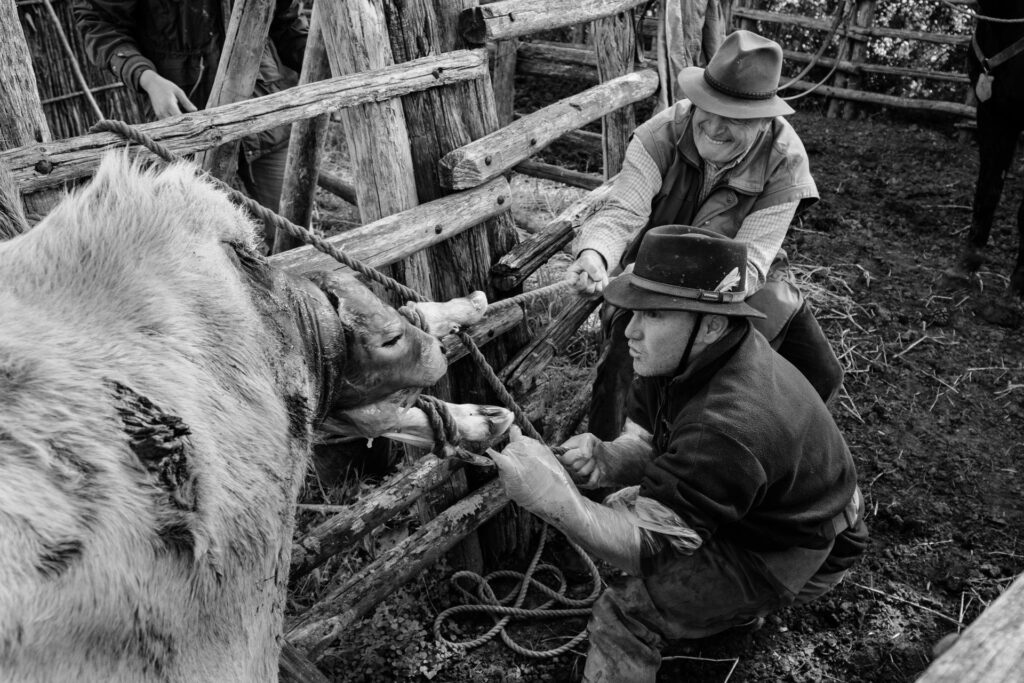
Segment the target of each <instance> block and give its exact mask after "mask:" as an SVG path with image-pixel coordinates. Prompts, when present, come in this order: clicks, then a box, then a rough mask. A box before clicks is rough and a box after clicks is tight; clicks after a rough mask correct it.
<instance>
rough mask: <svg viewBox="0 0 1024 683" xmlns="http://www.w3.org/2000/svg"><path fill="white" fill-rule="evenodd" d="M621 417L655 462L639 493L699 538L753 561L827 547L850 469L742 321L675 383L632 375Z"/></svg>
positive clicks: (850, 482)
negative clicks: (644, 440)
mask: <svg viewBox="0 0 1024 683" xmlns="http://www.w3.org/2000/svg"><path fill="white" fill-rule="evenodd" d="M631 398H632V400H631V403H630V417H631V418H632V419H633V420H634V421H635V422H636V423H637V424H639V425H640V426H641V427H644V428H645V429H647V430H648V431H650V432H651V433H652V434H653V435H654V446H655V451H656V452H657V453H660V455H659V456H657V457H656V458H655V460H654V461H653V462H652V463H651V464H649V465H648V466H647V468H646V470H645V472H644V478H643V482H642V483H641V486H640V495H642V496H648V497H650V498H654V499H655V500H658V501H660V502H661V503H663V504H664V505H666V506H668V507H669V508H671V509H672V510H674V511H675V512H676V513H677V514H678V515H679V516H680V517H681V518H682V519H683V521H684V522H686V524H688V525H689V526H690V527H691V528H693V529H694V530H695V531H696V532H697V533H698V534H700V536H701V538H703V539H705V540H706V539H708V538H711V537H712V536H716V537H719V538H724V539H726V540H729V541H731V542H733V543H736V544H738V545H740V546H741V547H743V548H746V549H748V550H751V551H754V552H762V553H771V552H774V551H780V550H785V549H789V548H794V547H803V548H815V549H820V548H825V547H828V546H829V544H830V542H831V541H832V539H833V538H834V537H835V532H834V528H833V527H832V523H831V522H832V519H833V518H834V517H835V516H836V515H838V514H840V513H841V512H842V511H843V509H844V507H845V506H846V505H847V503H848V502H849V501H850V499H851V496H852V495H853V491H854V487H855V486H856V470H855V467H854V463H853V458H852V457H851V455H850V451H849V449H848V448H847V446H846V442H845V441H844V440H843V437H842V435H841V434H840V432H839V428H838V427H837V426H836V424H835V422H834V421H833V419H832V416H831V415H830V414H829V412H828V409H827V408H826V407H825V404H824V403H823V402H822V400H821V398H820V397H819V396H818V394H817V392H815V390H814V389H813V388H812V387H811V385H810V384H809V383H808V382H807V380H806V379H805V378H804V376H803V375H802V374H800V372H799V371H798V370H797V369H796V368H795V367H793V365H791V364H790V363H789V362H788V361H787V360H785V359H784V358H782V356H780V355H778V354H777V353H776V352H775V351H773V350H772V349H771V347H770V346H769V345H768V342H767V341H766V340H765V338H764V337H763V336H762V335H761V334H760V333H758V332H757V331H755V330H754V329H753V328H752V327H751V326H750V324H749V322H747V321H744V322H743V323H742V325H741V326H740V327H739V328H737V329H733V330H731V331H730V332H729V333H728V334H727V335H726V337H724V338H723V339H721V340H719V341H718V342H716V343H715V344H713V345H712V346H711V347H709V348H708V349H706V350H705V352H704V353H702V354H701V355H700V356H699V357H698V358H697V359H696V362H695V364H693V366H692V367H691V368H689V369H687V370H686V371H685V372H684V373H683V374H681V375H679V376H678V377H674V378H656V377H654V378H648V377H640V378H638V379H637V380H636V381H634V384H633V395H632V397H631Z"/></svg>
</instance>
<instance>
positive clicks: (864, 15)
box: [830, 0, 876, 121]
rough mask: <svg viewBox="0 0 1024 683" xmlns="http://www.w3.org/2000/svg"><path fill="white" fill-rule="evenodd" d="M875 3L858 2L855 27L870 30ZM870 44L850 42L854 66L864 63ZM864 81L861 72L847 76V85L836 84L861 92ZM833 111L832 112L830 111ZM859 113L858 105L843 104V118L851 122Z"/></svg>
mask: <svg viewBox="0 0 1024 683" xmlns="http://www.w3.org/2000/svg"><path fill="white" fill-rule="evenodd" d="M875 2H876V0H857V11H856V13H855V14H854V17H853V21H854V25H856V26H859V27H864V28H868V27H870V26H871V24H872V22H874V20H875ZM867 50H868V44H867V41H866V40H858V39H857V38H852V39H851V40H850V61H851V62H853V63H854V64H860V63H861V62H863V61H864V57H865V55H866V54H867ZM862 81H863V79H862V78H861V75H860V72H859V71H854V72H853V73H850V74H847V76H846V83H838V82H837V83H836V85H837V86H839V87H847V88H849V89H850V90H860V84H861V82H862ZM830 111H831V110H830ZM856 113H857V105H856V104H854V102H853V101H851V100H846V102H845V103H844V104H843V118H844V119H846V120H847V121H849V120H850V119H852V118H853V117H854V116H855V115H856Z"/></svg>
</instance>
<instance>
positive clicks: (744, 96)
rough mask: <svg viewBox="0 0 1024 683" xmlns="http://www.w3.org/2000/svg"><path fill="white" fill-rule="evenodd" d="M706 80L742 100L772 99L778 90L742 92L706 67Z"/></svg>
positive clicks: (719, 90) (724, 92)
mask: <svg viewBox="0 0 1024 683" xmlns="http://www.w3.org/2000/svg"><path fill="white" fill-rule="evenodd" d="M704 80H705V81H707V84H708V85H710V86H711V87H712V88H714V89H715V90H717V91H718V92H720V93H722V94H723V95H728V96H730V97H737V98H739V99H741V100H770V99H771V98H773V97H775V93H776V92H778V88H776V89H774V90H766V91H763V92H741V91H739V90H734V89H733V88H730V87H729V86H727V85H726V84H725V83H722V82H721V81H719V80H717V79H716V78H715V77H714V76H712V75H711V74H710V73H708V70H707V69H704Z"/></svg>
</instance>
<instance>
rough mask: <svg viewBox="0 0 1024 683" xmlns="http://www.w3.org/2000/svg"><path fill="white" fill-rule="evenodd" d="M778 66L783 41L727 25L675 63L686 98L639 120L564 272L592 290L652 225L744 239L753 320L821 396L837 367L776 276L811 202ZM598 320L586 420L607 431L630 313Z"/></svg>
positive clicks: (619, 385) (615, 418)
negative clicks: (689, 61) (686, 61)
mask: <svg viewBox="0 0 1024 683" xmlns="http://www.w3.org/2000/svg"><path fill="white" fill-rule="evenodd" d="M781 72H782V49H781V48H780V47H779V46H778V45H777V44H776V43H774V42H772V41H771V40H768V39H767V38H763V37H761V36H759V35H757V34H755V33H751V32H749V31H735V32H733V33H731V34H729V36H727V37H726V39H725V42H724V43H723V44H722V47H721V48H720V49H719V50H718V52H716V53H715V55H714V57H713V58H712V59H711V61H710V62H709V63H708V66H707V68H706V69H702V68H698V67H689V68H687V69H684V70H683V71H682V72H681V73H680V75H679V86H680V88H681V89H682V92H683V93H685V95H686V97H687V99H685V100H681V101H679V102H678V103H676V104H675V105H674V106H672V107H670V108H669V109H666V110H665V111H663V112H661V113H660V114H658V115H656V116H655V117H654V118H652V119H651V120H650V121H648V122H647V123H644V124H643V125H641V126H640V127H638V128H637V129H636V132H635V133H634V136H633V140H632V142H631V143H630V145H629V148H628V149H627V151H626V158H625V160H624V163H623V167H622V171H621V172H620V173H619V175H618V177H617V178H616V180H615V184H614V187H613V188H612V191H611V194H610V196H609V199H608V200H607V201H606V202H605V204H604V205H603V206H602V207H601V209H600V210H599V211H597V212H596V213H595V214H594V216H592V217H591V218H590V219H589V220H588V221H587V222H586V223H584V225H583V226H582V227H581V229H580V231H579V234H578V235H577V237H576V240H575V241H574V243H573V246H572V250H573V253H574V254H576V261H575V262H574V263H573V264H572V265H571V266H570V267H569V269H568V272H567V277H568V278H569V279H571V280H572V281H573V283H574V284H575V287H576V289H577V291H578V292H579V293H580V294H583V295H586V296H592V295H598V294H600V293H601V292H602V291H603V289H604V287H605V285H606V284H607V282H608V275H609V271H612V272H615V271H617V270H618V269H620V268H622V267H624V266H625V265H628V264H629V263H631V262H632V261H633V259H634V258H635V257H636V250H637V247H638V245H639V244H640V238H641V237H642V236H643V234H644V233H645V232H646V231H647V230H649V229H650V228H652V227H655V226H658V225H668V224H685V225H695V226H700V227H702V228H706V229H708V230H713V231H715V232H717V233H719V234H722V235H725V236H726V237H731V238H733V239H736V240H739V241H742V242H746V243H747V244H748V246H749V260H748V263H747V271H748V276H749V281H750V283H751V289H752V290H753V296H752V297H751V301H750V304H751V305H752V306H753V307H754V308H756V309H757V310H759V311H761V312H763V313H765V314H766V317H765V318H764V319H763V320H762V321H760V322H757V323H755V325H756V326H757V327H758V329H759V330H760V331H761V332H762V334H764V335H765V337H766V338H767V339H768V340H769V341H770V342H771V343H772V345H773V347H775V348H777V349H778V350H779V352H780V353H781V354H782V355H783V356H784V357H786V358H787V359H788V360H789V361H790V362H792V363H793V364H794V365H796V366H797V367H798V368H799V369H800V370H801V371H802V372H803V373H804V374H805V375H806V376H807V378H808V379H809V380H810V382H811V384H812V385H813V386H814V388H815V389H816V390H817V391H818V393H819V394H820V395H821V396H822V398H824V399H825V401H826V402H828V401H830V400H831V399H832V398H833V397H834V395H835V394H836V393H837V392H838V390H839V388H840V386H841V384H842V375H843V372H842V366H841V365H840V364H839V361H838V360H837V359H836V357H835V354H834V353H833V352H832V349H831V347H830V346H829V343H828V340H827V339H826V337H825V335H824V333H823V332H822V330H821V328H820V326H819V325H818V323H817V321H816V320H815V319H814V315H813V313H812V312H811V310H810V309H809V308H808V306H807V305H806V303H805V302H804V301H803V298H802V297H801V295H800V292H799V291H798V290H797V289H796V288H795V287H794V286H793V285H792V284H791V283H790V282H789V281H788V278H786V277H785V274H786V266H787V263H786V260H785V252H783V251H781V249H780V247H781V245H782V241H783V239H784V238H785V236H786V232H787V230H788V229H789V224H790V222H791V221H792V220H793V217H794V216H795V215H796V213H797V211H798V210H801V209H803V208H805V207H807V206H809V205H810V204H813V203H814V202H816V201H817V199H818V190H817V187H816V186H815V184H814V180H813V178H811V173H810V167H809V164H808V161H807V153H806V152H805V151H804V147H803V144H802V143H801V142H800V139H799V138H798V137H797V135H796V133H795V132H794V131H793V128H792V126H790V125H789V123H788V122H787V121H786V119H785V118H783V116H784V115H786V114H791V113H793V110H792V108H790V106H789V105H788V104H786V103H785V102H784V101H783V100H782V99H781V98H779V96H778V95H777V94H776V89H777V88H778V85H779V77H780V74H781ZM603 320H604V322H605V337H606V346H605V351H604V353H603V355H602V359H601V362H600V364H599V368H598V379H597V381H596V383H595V385H594V398H593V404H592V409H591V414H590V424H591V426H592V429H595V430H596V433H598V434H599V435H600V436H602V437H603V438H607V439H611V438H615V436H617V435H618V433H619V430H620V429H621V428H622V424H623V413H622V405H623V403H624V401H623V394H624V393H625V391H626V390H627V388H628V386H629V382H630V380H631V379H632V377H631V372H630V368H629V356H628V355H627V353H626V346H625V341H624V338H623V331H624V330H625V328H626V325H627V324H628V323H629V316H628V314H627V313H625V312H622V311H619V312H617V313H616V312H615V311H614V310H613V309H611V308H610V307H607V306H606V308H605V311H604V315H603Z"/></svg>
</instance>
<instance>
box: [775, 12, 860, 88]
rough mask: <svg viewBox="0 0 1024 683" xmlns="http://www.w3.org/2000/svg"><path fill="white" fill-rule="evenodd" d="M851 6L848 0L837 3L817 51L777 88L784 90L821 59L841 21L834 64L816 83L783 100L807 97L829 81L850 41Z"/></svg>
mask: <svg viewBox="0 0 1024 683" xmlns="http://www.w3.org/2000/svg"><path fill="white" fill-rule="evenodd" d="M853 7H854V6H853V3H852V2H849V1H847V2H845V3H844V4H842V5H839V6H837V7H836V16H835V19H834V20H833V22H832V27H831V29H830V30H829V34H828V37H827V38H825V40H823V41H822V43H821V47H819V48H818V51H817V52H816V53H815V54H814V56H813V57H812V58H811V61H810V62H808V63H807V66H805V67H804V68H803V69H802V70H801V71H800V73H798V74H797V75H796V76H794V77H793V78H791V79H790V80H789V81H788V82H787V83H785V84H783V85H780V86H779V90H785V89H787V88H789V87H790V86H792V85H793V84H794V83H796V82H797V81H799V80H800V79H801V78H803V77H804V76H805V75H806V74H808V73H809V72H810V71H811V69H813V68H814V67H815V66H817V64H818V61H819V60H820V59H821V56H822V55H823V54H824V53H825V48H827V47H828V46H829V44H830V43H831V42H832V39H833V38H834V37H835V35H836V33H837V32H838V31H839V24H840V23H842V24H843V40H842V42H840V43H839V47H838V49H836V59H835V64H833V65H832V68H831V69H829V72H828V73H827V74H825V77H824V78H822V79H821V80H819V81H818V82H817V83H815V84H814V85H813V86H811V87H810V88H808V89H807V90H805V91H803V92H801V93H798V94H796V95H790V96H789V97H783V98H782V99H783V100H786V101H787V102H792V101H793V100H798V99H800V98H801V97H807V96H808V95H810V94H811V93H812V92H814V91H815V90H817V89H818V88H820V87H821V86H822V85H824V84H825V83H827V82H828V81H829V79H831V78H832V75H833V74H834V73H835V72H836V69H838V68H839V62H840V60H841V59H842V56H843V51H844V50H845V49H846V46H847V44H848V43H849V42H850V31H849V29H850V21H851V19H852V18H853Z"/></svg>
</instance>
